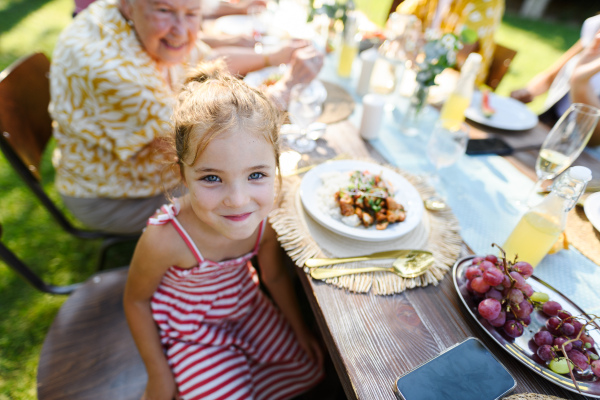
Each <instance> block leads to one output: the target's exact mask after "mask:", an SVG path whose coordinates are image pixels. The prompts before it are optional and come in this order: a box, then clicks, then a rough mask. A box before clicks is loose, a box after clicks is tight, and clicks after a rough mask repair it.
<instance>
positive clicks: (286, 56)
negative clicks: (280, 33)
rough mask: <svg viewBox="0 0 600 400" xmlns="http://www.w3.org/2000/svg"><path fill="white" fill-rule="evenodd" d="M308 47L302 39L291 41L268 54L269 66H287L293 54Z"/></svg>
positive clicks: (307, 43) (306, 42)
mask: <svg viewBox="0 0 600 400" xmlns="http://www.w3.org/2000/svg"><path fill="white" fill-rule="evenodd" d="M308 45H309V42H308V41H306V40H303V39H292V40H291V41H289V42H287V44H286V45H285V46H281V47H280V48H279V49H278V50H276V51H274V52H272V53H269V54H268V56H269V62H270V63H271V65H279V64H288V63H289V62H290V61H291V60H292V56H293V54H294V52H295V51H296V50H298V49H301V48H304V47H306V46H308Z"/></svg>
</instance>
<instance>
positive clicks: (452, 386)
mask: <svg viewBox="0 0 600 400" xmlns="http://www.w3.org/2000/svg"><path fill="white" fill-rule="evenodd" d="M516 386H517V382H516V381H515V379H514V378H513V376H512V375H511V374H510V372H508V370H507V369H506V368H505V367H504V365H502V364H501V363H500V361H498V360H497V359H496V357H494V355H493V354H492V353H490V351H489V350H488V349H487V347H485V345H484V344H483V343H482V342H481V341H480V340H479V339H477V338H474V337H470V338H467V339H466V340H465V341H463V342H461V343H459V344H457V345H455V346H452V347H450V348H448V349H446V350H445V351H443V352H442V353H441V354H439V355H438V356H436V357H435V358H433V359H432V360H430V361H427V362H426V363H424V364H421V365H420V366H418V367H416V368H415V369H413V370H412V371H409V372H407V373H406V374H404V375H402V376H400V377H399V378H398V379H396V384H395V387H394V391H395V393H396V396H397V397H398V398H399V399H401V400H456V399H460V400H495V399H501V398H502V397H504V396H505V395H506V394H508V393H510V392H511V391H512V390H513V389H514V388H515V387H516Z"/></svg>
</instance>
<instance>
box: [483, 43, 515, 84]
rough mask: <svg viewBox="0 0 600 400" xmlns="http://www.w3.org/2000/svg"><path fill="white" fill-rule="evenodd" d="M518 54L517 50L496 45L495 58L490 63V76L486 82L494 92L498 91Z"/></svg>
mask: <svg viewBox="0 0 600 400" xmlns="http://www.w3.org/2000/svg"><path fill="white" fill-rule="evenodd" d="M516 54H517V52H516V51H515V50H513V49H509V48H508V47H505V46H502V45H501V44H498V43H496V49H495V50H494V56H493V58H492V62H491V63H490V68H489V72H488V76H487V78H486V81H485V84H486V85H488V86H489V87H490V88H492V90H496V88H497V87H498V85H499V84H500V81H501V80H502V78H503V77H504V75H505V74H506V73H507V72H508V67H509V66H510V63H511V62H512V60H513V58H515V55H516Z"/></svg>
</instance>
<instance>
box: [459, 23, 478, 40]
mask: <svg viewBox="0 0 600 400" xmlns="http://www.w3.org/2000/svg"><path fill="white" fill-rule="evenodd" d="M477 39H479V35H478V34H477V32H475V30H474V29H471V28H467V27H464V28H463V30H462V32H461V33H460V41H461V42H463V43H464V44H473V43H475V42H476V41H477Z"/></svg>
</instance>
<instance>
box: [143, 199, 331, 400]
mask: <svg viewBox="0 0 600 400" xmlns="http://www.w3.org/2000/svg"><path fill="white" fill-rule="evenodd" d="M162 211H163V213H162V214H160V215H159V216H158V217H157V218H152V219H151V220H150V221H149V223H150V224H164V223H168V222H171V223H173V226H174V227H175V229H176V230H177V231H178V232H179V233H180V235H181V236H182V239H183V240H184V241H185V242H186V243H187V245H188V247H189V248H190V250H191V251H192V253H193V254H194V256H195V257H196V259H197V260H198V266H196V267H193V268H191V269H183V268H180V267H177V266H172V267H170V268H169V269H168V271H167V272H166V274H165V276H164V277H163V279H162V281H161V283H160V285H159V287H158V289H157V290H156V292H155V293H154V295H153V297H152V300H151V309H152V315H153V318H154V320H155V321H156V323H157V324H158V327H159V330H160V337H161V341H162V344H163V346H164V348H165V352H166V356H167V359H168V362H169V365H170V367H171V369H172V371H173V374H174V376H175V380H176V382H177V386H178V388H179V393H180V395H181V397H182V398H183V399H185V400H189V399H288V398H291V397H294V396H296V395H298V394H300V393H302V392H304V391H306V390H307V389H309V388H310V387H312V386H314V385H315V384H316V383H317V382H318V381H319V380H320V379H321V378H322V371H321V369H320V368H319V367H318V366H317V365H315V364H313V363H312V362H311V361H310V360H309V359H308V357H307V356H306V354H305V353H304V352H303V350H302V349H301V347H300V346H299V344H298V342H297V340H296V338H295V336H294V333H293V331H292V329H291V328H290V326H289V325H288V324H287V322H286V321H285V319H284V317H283V315H282V314H281V312H280V311H279V310H278V309H276V308H275V306H274V305H273V304H272V303H271V301H270V300H269V299H268V298H267V297H266V296H265V295H264V294H263V293H262V291H261V290H260V288H259V286H258V284H259V280H258V276H257V273H256V270H255V269H254V267H253V266H252V264H251V263H250V259H251V258H252V257H253V256H254V255H256V253H257V251H258V243H259V241H260V237H261V235H262V229H263V226H264V223H265V222H264V221H263V223H262V224H261V228H260V232H259V235H258V238H257V242H256V245H255V247H254V250H253V251H252V252H251V253H249V254H246V255H244V256H242V257H239V258H237V259H234V260H227V261H223V262H219V263H215V262H212V261H209V260H204V259H203V257H202V255H201V254H200V252H199V251H198V249H197V247H196V245H195V244H194V243H193V242H192V241H191V239H190V238H189V236H188V235H187V233H186V232H185V230H184V229H183V227H182V226H181V225H180V224H179V222H178V221H177V218H176V217H175V215H176V214H177V213H178V211H179V210H178V204H177V203H174V204H172V205H169V206H165V207H163V208H162Z"/></svg>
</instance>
